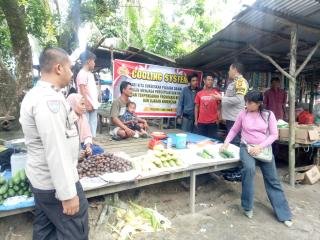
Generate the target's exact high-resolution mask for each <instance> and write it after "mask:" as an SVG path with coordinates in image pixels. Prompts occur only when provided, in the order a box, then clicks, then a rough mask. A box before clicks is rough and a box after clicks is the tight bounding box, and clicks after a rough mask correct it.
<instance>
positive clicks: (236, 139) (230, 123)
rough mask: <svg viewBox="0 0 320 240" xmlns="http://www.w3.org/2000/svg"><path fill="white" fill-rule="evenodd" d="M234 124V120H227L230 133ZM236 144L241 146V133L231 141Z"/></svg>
mask: <svg viewBox="0 0 320 240" xmlns="http://www.w3.org/2000/svg"><path fill="white" fill-rule="evenodd" d="M233 124H234V121H230V120H226V128H227V131H228V133H229V132H230V129H231V128H232V126H233ZM231 143H232V144H234V145H237V146H238V147H239V146H240V135H239V133H238V134H237V135H236V136H235V138H234V139H233V140H232V142H231Z"/></svg>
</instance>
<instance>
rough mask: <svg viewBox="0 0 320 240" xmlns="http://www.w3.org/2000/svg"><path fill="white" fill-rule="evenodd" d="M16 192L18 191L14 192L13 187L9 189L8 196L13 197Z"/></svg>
mask: <svg viewBox="0 0 320 240" xmlns="http://www.w3.org/2000/svg"><path fill="white" fill-rule="evenodd" d="M15 194H16V193H15V192H14V190H13V189H9V190H8V196H9V197H13V196H14V195H15Z"/></svg>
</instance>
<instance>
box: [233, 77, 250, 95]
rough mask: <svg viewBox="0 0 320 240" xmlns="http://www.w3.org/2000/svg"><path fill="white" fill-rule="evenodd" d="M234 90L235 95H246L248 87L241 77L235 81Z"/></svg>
mask: <svg viewBox="0 0 320 240" xmlns="http://www.w3.org/2000/svg"><path fill="white" fill-rule="evenodd" d="M235 89H236V94H240V95H246V94H247V92H248V86H247V83H246V80H245V79H244V78H243V77H241V78H239V79H237V80H236V82H235Z"/></svg>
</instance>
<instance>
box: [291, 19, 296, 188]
mask: <svg viewBox="0 0 320 240" xmlns="http://www.w3.org/2000/svg"><path fill="white" fill-rule="evenodd" d="M297 35H298V27H297V25H294V26H292V28H291V43H290V45H291V50H290V68H289V74H290V75H291V76H294V77H293V79H291V81H289V179H290V180H289V181H290V185H291V186H293V187H294V185H295V162H296V156H295V141H296V134H295V119H296V117H295V100H296V76H297V75H296V67H297V45H298V37H297Z"/></svg>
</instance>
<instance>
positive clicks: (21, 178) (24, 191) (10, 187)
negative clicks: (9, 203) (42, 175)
mask: <svg viewBox="0 0 320 240" xmlns="http://www.w3.org/2000/svg"><path fill="white" fill-rule="evenodd" d="M22 195H26V196H31V190H30V186H29V182H28V179H27V176H26V173H25V171H24V170H20V171H19V172H17V173H16V174H15V175H14V176H13V177H12V178H11V179H9V180H8V181H6V180H5V179H4V178H3V177H1V176H0V205H1V204H3V202H4V201H5V200H6V199H7V198H9V197H14V196H22Z"/></svg>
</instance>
